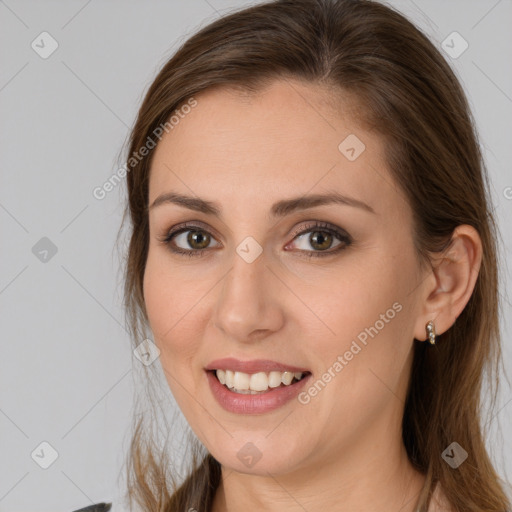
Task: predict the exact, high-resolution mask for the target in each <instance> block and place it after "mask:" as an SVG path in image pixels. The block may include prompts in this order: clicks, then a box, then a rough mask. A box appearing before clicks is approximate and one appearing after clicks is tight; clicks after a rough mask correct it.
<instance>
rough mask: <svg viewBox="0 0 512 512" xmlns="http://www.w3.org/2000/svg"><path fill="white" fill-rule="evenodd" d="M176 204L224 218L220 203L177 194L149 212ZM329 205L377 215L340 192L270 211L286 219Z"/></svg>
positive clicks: (163, 197)
mask: <svg viewBox="0 0 512 512" xmlns="http://www.w3.org/2000/svg"><path fill="white" fill-rule="evenodd" d="M168 203H172V204H176V205H178V206H182V207H184V208H188V209H189V210H194V211H196V212H201V213H205V214H207V215H214V216H216V217H219V218H220V217H221V216H222V210H221V207H220V205H219V204H218V203H215V202H212V201H207V200H205V199H201V198H198V197H193V196H187V195H184V194H178V193H177V192H167V193H165V194H162V195H160V196H158V197H157V198H156V199H155V200H154V201H153V203H152V204H151V206H150V207H149V209H148V210H152V209H153V208H156V207H157V206H160V205H162V204H168ZM327 204H341V205H346V206H353V207H355V208H361V209H363V210H365V211H367V212H370V213H373V214H376V212H375V210H374V209H373V208H372V207H371V206H370V205H368V204H366V203H365V202H363V201H360V200H359V199H355V198H353V197H349V196H345V195H343V194H340V193H338V192H331V193H329V194H309V195H307V196H302V197H294V198H291V199H283V200H281V201H278V202H277V203H274V204H273V205H272V208H271V209H270V214H271V216H272V217H284V216H285V215H289V214H290V213H293V212H295V211H300V210H306V209H308V208H314V207H316V206H323V205H327Z"/></svg>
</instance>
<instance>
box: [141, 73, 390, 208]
mask: <svg viewBox="0 0 512 512" xmlns="http://www.w3.org/2000/svg"><path fill="white" fill-rule="evenodd" d="M195 99H196V101H197V106H195V107H194V108H193V109H191V110H190V112H189V113H188V114H186V115H184V116H183V118H182V119H181V120H180V122H179V123H178V124H177V125H175V126H174V128H173V129H172V130H170V131H169V132H168V133H166V134H165V135H164V136H163V137H162V139H161V141H160V142H159V144H158V145H157V147H156V149H155V155H154V158H153V161H152V168H151V176H150V190H149V202H150V203H151V202H152V201H153V200H154V199H155V197H156V196H157V195H158V194H160V193H162V192H167V191H169V190H175V191H180V192H184V193H187V194H190V193H191V192H192V193H193V194H195V195H198V196H200V197H202V198H207V199H212V200H216V201H219V202H222V201H223V198H222V197H220V198H219V196H225V199H226V201H233V200H235V198H234V197H233V193H234V192H235V191H236V192H237V195H236V197H237V198H239V199H238V200H239V201H244V202H245V201H251V200H256V201H258V202H261V201H262V200H263V199H265V198H269V200H270V202H273V201H272V200H273V199H282V197H283V191H286V194H285V195H297V194H300V193H302V194H306V193H308V191H314V192H320V191H326V190H332V189H336V190H338V191H340V192H342V193H346V194H352V195H354V196H356V197H357V196H359V197H361V194H364V196H365V201H366V202H370V203H371V202H373V205H374V207H375V209H376V210H377V209H379V204H381V206H382V207H384V206H385V205H384V204H383V199H382V197H381V196H383V195H384V194H383V187H386V183H387V187H386V188H388V189H389V192H390V194H394V195H396V193H397V192H396V187H394V186H393V185H392V179H391V176H390V175H389V173H388V171H387V170H386V168H385V167H386V165H385V162H384V158H383V141H382V140H381V139H380V137H379V136H378V134H376V133H374V132H370V131H368V130H367V129H365V128H363V123H361V122H360V117H359V114H360V110H359V105H358V104H357V102H356V101H355V99H354V97H353V96H349V95H347V96H346V98H344V97H343V94H338V95H337V96H336V95H335V94H334V93H333V92H332V90H329V89H327V88H326V87H320V86H314V85H310V84H304V83H301V82H295V81H294V82H292V81H289V80H278V81H275V82H273V83H272V84H270V85H269V86H267V87H265V88H264V89H262V90H259V91H258V92H256V93H248V92H246V91H243V90H239V89H234V88H226V87H216V88H213V89H208V90H206V91H203V92H201V93H199V94H197V95H196V96H195ZM354 137H355V138H354ZM346 140H348V141H349V142H351V143H352V144H348V145H349V146H350V145H352V146H353V145H354V144H353V142H356V144H359V146H357V147H356V150H357V151H358V152H359V151H361V153H360V155H359V156H358V157H357V158H356V159H355V160H350V159H348V158H347V156H346V155H345V154H344V153H343V152H342V150H341V149H340V143H341V144H342V146H341V148H342V149H346V148H345V146H346V145H347V144H343V141H346ZM358 141H359V142H358ZM363 145H364V146H363ZM362 148H364V149H362ZM213 195H214V196H215V197H213ZM242 197H243V199H242ZM393 200H395V201H396V197H395V198H393Z"/></svg>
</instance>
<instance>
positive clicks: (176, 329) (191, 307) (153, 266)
mask: <svg viewBox="0 0 512 512" xmlns="http://www.w3.org/2000/svg"><path fill="white" fill-rule="evenodd" d="M202 295H203V293H202V292H201V290H200V289H199V285H198V283H197V281H190V282H187V281H184V280H183V279H180V278H179V268H174V267H171V266H170V265H169V262H168V261H165V258H162V257H161V256H159V255H154V253H152V252H151V250H150V253H149V254H148V260H147V263H146V269H145V273H144V301H145V304H146V311H147V314H148V320H149V324H150V327H151V330H152V332H153V335H154V337H155V339H154V342H155V343H156V345H157V346H158V348H159V349H160V352H161V359H162V365H163V366H165V368H168V369H171V368H173V367H178V363H179V365H181V366H182V365H183V364H184V361H186V360H188V359H190V358H191V356H192V355H193V354H194V353H195V352H197V350H196V349H197V347H196V344H197V343H198V340H199V339H200V336H198V335H197V332H198V328H199V327H198V324H197V322H195V321H194V319H195V314H194V312H195V306H197V305H198V304H197V303H198V301H199V297H201V296H202Z"/></svg>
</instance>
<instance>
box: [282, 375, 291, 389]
mask: <svg viewBox="0 0 512 512" xmlns="http://www.w3.org/2000/svg"><path fill="white" fill-rule="evenodd" d="M292 380H293V373H292V372H283V375H282V376H281V382H282V383H283V384H284V385H285V386H287V385H288V384H291V382H292Z"/></svg>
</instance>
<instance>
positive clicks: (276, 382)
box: [216, 370, 303, 394]
mask: <svg viewBox="0 0 512 512" xmlns="http://www.w3.org/2000/svg"><path fill="white" fill-rule="evenodd" d="M216 375H217V378H218V379H219V382H220V383H221V384H224V385H226V386H227V387H228V388H229V389H231V390H232V391H234V392H236V393H242V394H256V393H258V392H260V393H261V392H264V391H268V389H269V388H277V387H279V386H281V384H283V385H285V386H289V385H290V384H291V383H292V381H293V380H294V378H295V380H296V381H297V380H300V379H301V378H302V376H303V373H302V372H277V371H272V372H269V373H268V374H267V373H265V372H258V373H253V374H248V373H244V372H233V371H231V370H216Z"/></svg>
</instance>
